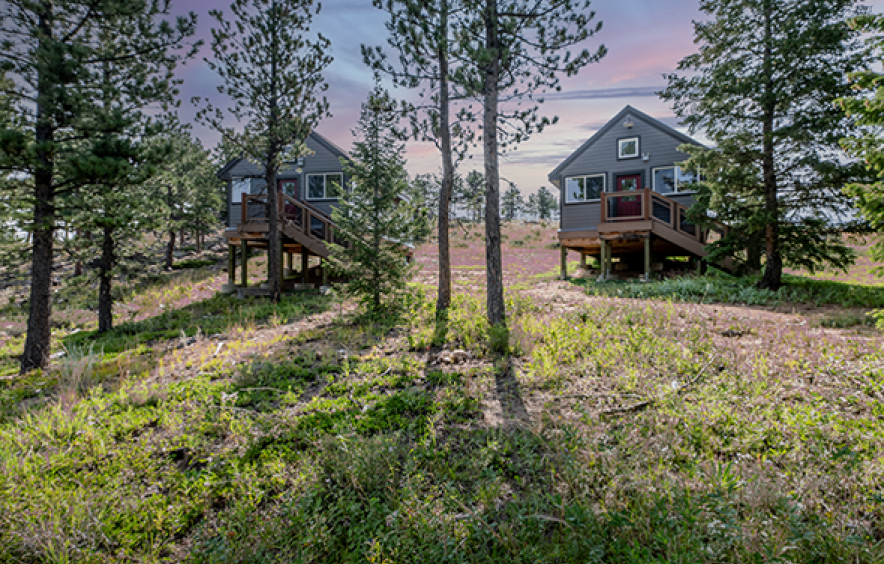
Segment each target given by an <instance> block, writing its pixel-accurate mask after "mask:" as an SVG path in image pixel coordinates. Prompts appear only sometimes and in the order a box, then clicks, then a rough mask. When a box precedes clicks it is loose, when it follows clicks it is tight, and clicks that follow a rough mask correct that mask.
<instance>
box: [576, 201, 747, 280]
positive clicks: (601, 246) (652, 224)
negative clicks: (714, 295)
mask: <svg viewBox="0 0 884 564" xmlns="http://www.w3.org/2000/svg"><path fill="white" fill-rule="evenodd" d="M687 210H688V208H687V207H686V206H684V205H682V204H680V203H678V202H676V201H674V200H672V199H670V198H667V197H666V196H664V195H662V194H658V193H657V192H654V191H653V190H651V189H649V188H645V189H643V190H636V191H632V192H603V193H602V194H601V221H600V222H599V224H598V225H597V227H596V229H594V230H586V231H559V241H560V242H561V245H562V274H563V276H564V275H567V272H566V263H565V256H566V254H565V253H567V251H568V250H576V251H579V252H580V254H581V259H582V260H581V262H582V263H583V262H584V261H585V258H586V257H587V256H595V257H598V258H599V262H600V264H601V265H602V274H603V276H605V277H607V276H609V275H610V274H611V272H612V270H613V265H612V261H613V258H614V257H620V259H621V260H626V259H629V260H632V261H633V262H635V261H636V260H637V259H643V261H642V262H643V264H642V265H641V266H642V267H643V268H641V270H642V271H643V272H644V273H645V276H646V277H647V276H650V273H651V270H652V264H653V260H654V258H655V257H660V256H667V257H671V256H688V257H692V258H695V259H703V258H705V257H706V256H707V255H708V252H707V251H706V249H705V247H706V245H707V244H708V243H711V242H713V241H715V240H717V239H720V238H721V237H722V236H723V235H724V234H725V233H726V230H727V228H726V227H725V226H723V225H720V226H718V227H716V228H715V229H701V228H700V227H699V226H697V225H694V224H692V223H690V222H689V221H687ZM720 266H721V267H723V268H725V269H729V268H730V261H726V262H725V263H724V264H722V265H720Z"/></svg>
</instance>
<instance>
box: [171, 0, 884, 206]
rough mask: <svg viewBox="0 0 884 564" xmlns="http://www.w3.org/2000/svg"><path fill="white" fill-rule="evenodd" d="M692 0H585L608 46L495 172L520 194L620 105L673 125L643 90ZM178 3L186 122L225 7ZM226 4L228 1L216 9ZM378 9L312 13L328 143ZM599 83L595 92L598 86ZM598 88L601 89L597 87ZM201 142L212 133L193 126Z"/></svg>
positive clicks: (676, 50)
mask: <svg viewBox="0 0 884 564" xmlns="http://www.w3.org/2000/svg"><path fill="white" fill-rule="evenodd" d="M698 4H699V3H698V1H697V0H606V1H601V0H599V1H597V2H593V9H594V10H595V11H596V19H597V20H601V21H602V22H603V28H602V31H601V32H599V33H598V34H597V35H596V36H594V37H593V38H591V39H589V40H588V41H587V43H586V47H587V48H588V49H590V50H591V51H593V50H595V49H596V48H597V47H598V45H600V44H604V45H605V46H606V47H607V48H608V55H607V56H606V57H604V58H603V59H602V61H601V62H599V63H596V64H593V65H589V66H587V67H585V68H584V69H583V70H582V71H581V72H580V74H579V75H577V76H576V77H572V78H570V79H567V80H563V81H562V92H561V93H560V94H558V95H553V96H550V97H548V98H547V101H546V103H544V104H543V106H542V109H541V111H542V113H543V114H544V115H548V116H554V115H555V116H558V117H559V123H558V124H556V125H555V126H552V127H550V128H548V129H547V130H546V131H544V133H542V134H539V135H535V136H533V137H532V138H531V139H530V140H529V141H527V142H525V143H523V144H521V145H520V146H519V147H518V148H517V149H516V150H515V151H513V152H512V153H509V154H507V155H505V156H504V157H503V159H502V161H501V176H502V177H503V178H506V179H509V180H511V181H513V182H515V183H516V185H517V186H518V187H519V188H520V189H521V191H522V192H523V194H525V195H527V194H529V193H531V192H534V191H536V190H537V189H538V188H539V187H540V186H542V185H547V186H550V185H549V183H548V181H547V180H546V176H547V174H548V172H549V171H550V170H552V169H553V168H555V167H556V165H558V164H559V163H560V162H561V161H562V160H564V159H565V158H566V157H567V156H568V155H569V154H570V153H571V152H573V151H574V150H575V149H576V148H577V147H579V146H580V144H581V143H583V141H585V140H586V139H587V138H588V137H590V136H591V135H592V134H593V133H594V132H595V131H596V130H597V129H598V128H599V127H600V126H601V125H603V124H604V123H605V122H607V121H608V120H609V119H610V118H611V117H613V116H614V115H615V114H616V113H617V112H618V111H619V110H620V109H621V108H623V106H625V105H626V104H631V105H632V106H634V107H636V108H638V109H639V110H641V111H644V112H645V113H647V114H650V115H651V116H654V117H656V118H658V119H660V120H662V121H663V122H665V123H667V124H669V125H672V126H678V124H677V123H676V120H675V117H674V114H673V113H672V110H671V109H670V108H669V106H668V105H667V104H666V103H664V102H663V101H661V100H660V99H659V98H657V96H656V95H654V94H653V92H654V91H656V90H659V89H660V88H662V87H663V86H665V84H666V83H665V80H664V79H663V74H664V73H669V72H673V71H674V70H675V68H676V65H677V64H678V61H679V60H680V59H681V58H682V57H684V56H686V55H689V54H690V53H692V52H694V51H695V50H696V46H695V45H694V43H693V26H692V23H691V22H692V20H694V19H698V18H700V17H701V14H700V12H699V11H698V9H697V7H698ZM867 5H869V6H871V8H872V10H873V11H875V12H881V11H882V9H884V0H876V1H874V2H868V3H867ZM177 6H178V10H179V11H183V10H185V9H186V10H193V11H194V12H196V13H197V14H198V16H199V37H201V38H203V39H205V41H206V43H207V45H205V46H204V47H203V49H202V52H201V53H200V57H199V58H198V59H197V60H195V61H191V62H189V63H188V64H187V65H186V66H184V67H182V68H181V69H180V71H179V77H180V78H182V79H183V80H184V84H183V85H182V88H181V94H182V95H181V98H182V100H183V102H182V105H181V109H180V112H179V113H180V115H181V118H182V119H183V120H185V121H191V120H192V117H193V114H194V113H195V109H194V107H193V105H192V104H191V103H190V99H191V97H193V96H207V97H209V98H210V99H211V100H212V101H213V103H216V104H219V105H223V103H224V101H223V98H221V97H220V95H218V94H217V92H216V90H215V87H216V85H217V84H218V80H217V77H216V76H215V75H214V73H213V72H212V71H211V70H209V68H208V67H207V66H206V64H205V63H204V62H203V61H202V58H203V57H208V56H210V50H209V48H208V42H209V38H210V32H209V30H210V28H211V26H212V24H213V21H212V20H211V18H210V17H209V16H208V11H209V9H210V8H222V7H226V6H225V3H223V2H215V1H211V0H189V1H188V2H183V1H182V0H178V2H177ZM225 11H227V12H229V10H225ZM384 22H385V16H384V14H383V12H381V11H380V10H377V9H375V8H373V7H372V6H371V0H326V1H325V2H323V6H322V12H321V13H320V14H319V16H317V17H316V19H315V20H314V29H316V30H317V31H319V32H321V33H323V34H324V35H326V36H327V37H328V38H329V39H330V40H331V43H332V55H333V56H334V62H333V63H332V65H331V66H330V67H329V69H328V70H327V72H326V73H325V76H326V80H327V81H328V83H329V90H328V93H327V96H328V99H329V102H330V104H331V112H332V114H333V115H332V117H331V118H328V119H326V120H325V121H323V122H322V124H321V125H320V126H319V127H318V128H317V131H318V132H320V133H321V134H323V135H325V136H326V137H328V138H329V139H331V140H332V141H333V142H335V143H336V144H337V145H339V146H341V147H343V148H345V149H346V148H349V147H350V146H351V144H352V140H353V138H352V135H351V133H350V130H351V128H352V127H353V126H354V124H355V123H356V121H357V119H358V117H359V106H360V104H361V103H362V102H363V101H364V99H365V97H366V96H367V94H368V92H369V91H370V90H371V88H372V86H373V81H372V74H371V72H370V71H369V70H368V69H367V68H366V67H365V65H364V64H363V63H362V58H361V56H360V49H359V47H360V45H361V44H367V45H385V39H386V29H385V28H384ZM600 91H601V92H600ZM604 91H608V92H604ZM393 94H394V95H395V96H398V97H403V98H413V96H414V95H413V93H410V92H408V91H401V92H400V91H394V92H393ZM194 128H195V131H196V133H197V135H198V136H199V137H200V138H201V139H202V140H203V143H204V144H205V145H207V146H212V145H214V144H215V143H216V141H217V135H216V134H215V133H214V132H212V131H211V130H208V129H206V128H204V127H201V126H199V125H197V124H195V125H194ZM473 154H474V157H473V159H472V160H470V161H467V162H464V163H462V164H461V167H460V169H461V171H462V172H463V173H464V174H465V173H466V172H468V171H469V170H471V169H472V168H476V169H479V170H481V168H482V159H481V147H479V148H476V149H474V150H473ZM407 157H408V170H409V172H410V173H412V174H418V173H423V172H437V171H438V170H439V167H440V164H439V158H438V153H437V152H436V149H435V147H433V146H430V145H426V144H423V145H422V144H418V143H411V144H409V146H408V151H407Z"/></svg>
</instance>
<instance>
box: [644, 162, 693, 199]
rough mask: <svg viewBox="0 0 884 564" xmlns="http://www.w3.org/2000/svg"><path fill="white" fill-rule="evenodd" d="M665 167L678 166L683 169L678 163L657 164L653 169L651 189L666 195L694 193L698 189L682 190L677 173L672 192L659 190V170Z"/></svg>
mask: <svg viewBox="0 0 884 564" xmlns="http://www.w3.org/2000/svg"><path fill="white" fill-rule="evenodd" d="M664 168H673V169H675V168H677V169H679V170H681V167H680V166H678V165H668V166H656V167H654V168H652V169H651V190H652V191H653V192H656V193H657V194H660V195H661V196H665V195H666V194H694V193H696V192H697V191H696V190H680V189H679V185H678V184H679V183H678V173H677V172H676V173H675V190H673V191H672V192H657V171H658V170H660V169H664Z"/></svg>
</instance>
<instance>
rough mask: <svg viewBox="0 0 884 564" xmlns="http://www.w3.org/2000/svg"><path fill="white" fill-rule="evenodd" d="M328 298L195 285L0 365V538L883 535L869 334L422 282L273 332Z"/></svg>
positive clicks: (106, 547)
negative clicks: (377, 301)
mask: <svg viewBox="0 0 884 564" xmlns="http://www.w3.org/2000/svg"><path fill="white" fill-rule="evenodd" d="M676 282H678V283H681V284H685V285H688V286H687V287H690V288H695V289H696V288H698V287H699V286H696V287H695V286H690V285H689V284H700V283H706V284H711V285H712V286H713V289H712V290H710V292H712V291H715V292H720V293H721V295H726V290H727V288H731V289H732V290H736V289H739V287H740V284H742V282H740V281H729V280H724V281H718V280H714V279H710V280H707V281H702V279H701V282H696V281H676ZM793 282H794V284H795V288H798V289H799V290H801V291H807V292H810V293H811V294H812V295H814V296H817V298H818V299H823V297H824V296H827V294H825V291H827V290H826V289H827V288H828V289H830V290H831V291H832V292H833V293H832V294H831V297H826V298H825V299H833V300H834V299H839V300H847V299H854V298H851V297H850V296H851V294H850V292H847V291H844V290H843V289H840V287H838V286H835V287H833V286H829V285H821V286H817V285H816V284H805V283H804V282H800V281H793V280H790V287H791V284H792V283H793ZM660 284H661V288H664V286H662V285H663V284H664V283H660ZM727 285H731V286H727ZM634 286H635V288H636V291H637V290H638V288H653V287H654V284H647V285H634ZM742 287H743V288H744V289H745V287H746V285H745V284H743V286H742ZM592 288H596V286H592V287H591V288H590V289H591V290H592ZM598 288H601V289H604V290H605V291H607V290H608V289H626V288H633V285H626V284H606V285H599V286H598ZM672 288H673V287H668V290H667V291H665V292H664V290H663V289H661V290H660V293H659V294H657V295H659V296H661V297H665V298H669V297H671V296H672V295H673V294H672V292H671V290H672ZM704 288H705V287H704ZM833 288H834V289H833ZM793 289H794V288H793ZM630 291H631V290H630ZM693 291H695V290H691V291H690V292H693ZM796 291H797V290H796ZM869 291H871V290H869ZM690 292H689V291H688V290H684V292H683V294H684V296H686V297H683V298H682V297H679V298H677V299H682V300H684V301H692V302H696V301H709V296H710V294H709V293H705V294H700V295H694V296H693V297H692V294H691V293H690ZM621 295H622V294H621ZM866 297H868V296H866ZM556 298H557V297H556ZM759 299H760V298H759ZM778 299H779V298H778ZM856 299H858V298H856ZM870 299H871V298H870ZM766 303H770V302H766ZM334 305H335V304H333V303H332V302H330V301H329V300H328V299H327V298H324V297H319V296H315V295H308V294H300V295H294V296H289V297H286V298H285V299H284V301H283V302H282V303H281V304H279V305H278V306H271V305H269V304H267V303H266V302H264V301H259V300H256V301H248V300H246V301H238V300H234V299H231V298H228V297H223V296H215V297H212V298H210V299H207V300H204V301H201V302H197V303H193V304H190V305H187V306H186V307H183V308H181V309H178V310H172V311H168V312H165V313H163V314H161V315H159V316H156V317H152V318H148V319H145V320H143V321H140V322H137V323H131V324H125V325H123V326H121V327H120V328H118V329H117V330H115V331H114V332H112V333H111V334H109V335H104V336H97V335H94V334H90V333H88V332H80V333H77V334H75V335H73V336H70V337H68V338H67V339H66V341H65V346H66V347H67V350H68V356H67V357H65V359H63V361H61V362H60V363H59V365H58V367H57V368H56V369H54V370H52V371H50V372H48V373H46V374H38V373H32V374H29V375H26V376H25V377H21V378H19V377H15V378H11V379H8V380H0V410H2V411H0V413H2V414H3V416H2V417H0V461H2V472H0V507H2V508H4V509H3V511H0V545H2V546H3V550H2V551H0V562H9V563H13V562H16V563H17V562H51V563H56V562H83V563H105V562H107V563H109V562H120V561H127V560H134V561H139V562H193V563H221V562H223V563H233V562H353V563H356V562H360V563H361V562H376V563H381V562H465V563H466V562H469V563H492V562H493V563H497V562H517V563H521V562H524V563H550V564H552V563H571V562H579V563H586V562H600V563H601V562H618V563H621V562H622V563H636V564H638V563H642V564H644V563H647V562H684V563H713V562H714V563H718V562H733V563H745V562H758V563H761V562H783V563H785V562H791V563H807V564H811V563H822V562H827V563H828V562H851V563H854V562H860V563H866V562H868V563H873V562H880V561H881V560H882V559H884V465H882V460H881V454H880V453H881V452H884V404H882V400H881V398H882V397H884V396H882V394H884V356H882V353H881V347H880V339H879V340H876V341H874V342H870V341H868V340H864V339H860V338H855V337H852V336H851V334H850V333H848V332H843V333H841V332H839V333H837V335H835V336H832V337H829V336H828V335H829V334H830V333H831V331H829V332H821V330H820V328H819V327H813V326H810V325H808V324H794V325H785V324H772V323H769V324H761V323H756V324H753V322H751V321H748V320H746V319H743V318H737V317H732V316H729V315H730V314H726V313H721V312H713V309H712V308H706V309H701V308H700V307H699V306H696V305H694V304H679V303H673V302H672V301H656V302H654V301H648V302H631V303H630V302H622V301H618V302H614V301H605V302H594V305H587V304H584V303H580V302H579V301H574V303H573V304H571V305H568V307H567V308H562V307H561V304H559V303H558V302H556V301H544V299H542V298H532V297H529V296H528V294H527V293H526V292H520V291H516V292H510V293H508V294H507V311H508V321H509V330H508V332H507V333H506V334H504V333H503V332H502V331H501V330H499V329H495V330H492V329H490V328H489V327H488V326H487V323H485V322H484V316H483V312H484V296H482V295H478V294H475V293H471V294H464V293H458V294H456V295H455V299H454V301H453V307H452V310H451V311H450V313H449V316H448V318H447V319H446V320H441V321H437V320H436V317H435V312H434V311H433V307H432V300H431V299H430V298H428V297H427V296H426V295H424V294H423V293H422V292H421V291H419V289H416V291H415V292H414V294H413V296H412V297H411V298H410V301H409V302H408V303H407V304H405V305H404V306H403V307H404V308H405V309H406V311H405V313H404V314H403V317H402V320H403V321H401V322H399V323H395V324H394V323H389V324H383V323H378V322H377V320H368V319H365V318H363V317H359V316H357V315H355V314H351V313H347V312H346V311H343V312H342V313H340V316H339V317H338V318H337V319H336V320H335V321H333V322H331V323H325V324H323V325H316V326H310V327H304V328H303V329H302V330H301V331H300V332H299V331H297V330H296V329H295V327H299V326H300V325H295V324H300V323H301V321H303V319H304V317H305V316H307V315H309V314H311V313H319V312H324V311H335V308H334ZM338 311H340V310H338ZM442 321H444V323H442ZM854 321H855V320H853V321H852V320H850V319H847V318H845V319H843V320H839V321H837V323H836V322H833V326H835V327H837V326H839V324H840V325H841V326H848V327H849V326H851V325H853V324H854ZM440 325H442V326H443V327H440ZM262 327H263V328H265V329H270V328H273V327H279V328H280V329H281V330H280V331H279V332H277V333H274V335H275V337H274V339H275V340H273V341H269V340H265V341H264V342H256V341H257V340H258V337H257V335H258V331H259V330H260V328H262ZM725 329H727V330H732V331H734V332H735V334H738V335H740V336H739V337H729V338H725V337H722V336H721V335H722V331H723V330H725ZM216 332H217V333H222V334H223V335H224V338H225V340H224V343H225V345H224V346H223V347H218V345H217V344H216V341H215V340H211V339H203V338H199V339H197V342H196V343H195V344H193V345H192V346H191V347H192V349H191V348H188V347H184V348H177V345H176V343H177V341H176V340H177V339H180V336H181V335H182V334H183V335H194V334H201V335H209V334H212V333H216ZM268 334H269V331H268ZM504 339H505V340H506V343H503V342H502V341H503V340H504ZM217 342H218V343H220V341H217ZM168 345H175V346H168ZM440 347H445V348H448V349H452V348H457V347H463V348H465V349H468V350H469V351H470V352H471V353H472V356H473V359H474V360H472V361H471V362H470V363H468V364H465V365H453V366H452V365H448V366H437V365H432V366H431V365H428V364H427V354H426V353H427V349H428V348H429V349H430V350H431V351H432V350H438V348H440ZM188 351H192V352H189V353H188ZM185 353H187V354H189V355H190V356H187V355H186V354H185ZM212 353H214V354H212ZM190 362H192V363H193V364H194V366H197V365H198V366H199V368H198V369H196V368H194V369H192V370H189V371H187V372H184V371H183V368H182V367H183V366H186V365H187V363H190ZM160 367H166V368H164V369H161V368H160ZM23 402H24V403H25V404H27V405H26V406H24V407H23V405H22V404H23ZM526 406H527V407H526Z"/></svg>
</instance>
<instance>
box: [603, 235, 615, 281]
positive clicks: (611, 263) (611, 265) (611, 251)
mask: <svg viewBox="0 0 884 564" xmlns="http://www.w3.org/2000/svg"><path fill="white" fill-rule="evenodd" d="M605 245H606V246H607V245H610V246H608V252H607V253H606V255H607V257H608V264H607V265H606V266H605V278H608V277H609V276H611V273H612V272H613V271H614V243H608V242H607V241H605Z"/></svg>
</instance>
